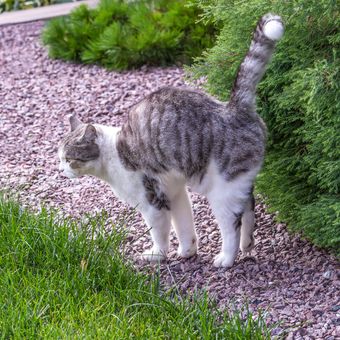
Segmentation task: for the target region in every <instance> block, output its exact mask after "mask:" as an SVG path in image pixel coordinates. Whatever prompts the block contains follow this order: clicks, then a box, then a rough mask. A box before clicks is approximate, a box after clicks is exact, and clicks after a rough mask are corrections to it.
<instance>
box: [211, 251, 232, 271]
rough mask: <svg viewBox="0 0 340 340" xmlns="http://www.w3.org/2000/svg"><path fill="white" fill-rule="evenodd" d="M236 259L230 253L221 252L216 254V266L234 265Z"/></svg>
mask: <svg viewBox="0 0 340 340" xmlns="http://www.w3.org/2000/svg"><path fill="white" fill-rule="evenodd" d="M234 261H235V256H230V254H226V253H219V254H218V255H216V256H215V260H214V267H217V268H219V267H225V268H230V267H232V266H233V264H234Z"/></svg>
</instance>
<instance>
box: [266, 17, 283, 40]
mask: <svg viewBox="0 0 340 340" xmlns="http://www.w3.org/2000/svg"><path fill="white" fill-rule="evenodd" d="M283 32H284V27H283V24H282V21H281V19H279V20H277V19H276V18H275V19H274V18H273V19H269V20H268V21H267V22H266V23H265V25H264V28H263V33H264V34H265V36H266V37H267V38H269V39H270V40H274V41H278V40H280V39H281V38H282V36H283Z"/></svg>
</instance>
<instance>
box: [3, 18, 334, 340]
mask: <svg viewBox="0 0 340 340" xmlns="http://www.w3.org/2000/svg"><path fill="white" fill-rule="evenodd" d="M42 27H43V22H36V23H29V24H21V25H15V26H7V27H5V26H4V27H1V28H0V151H1V154H0V187H1V188H3V189H10V190H14V191H16V192H19V193H20V197H21V200H22V202H23V203H25V204H29V205H30V206H33V207H37V208H38V207H39V206H40V205H41V204H44V205H47V206H49V207H56V208H58V209H60V210H61V211H62V213H63V214H67V215H72V216H75V217H81V216H84V215H85V214H86V213H90V214H91V215H93V214H95V213H97V212H100V211H102V210H103V209H104V210H106V211H107V212H108V214H109V216H110V218H111V219H112V220H113V221H118V220H119V219H120V218H121V217H122V216H123V215H124V214H125V213H126V212H127V211H130V212H131V209H130V208H129V207H127V206H126V205H124V204H123V203H122V202H120V201H118V200H117V199H116V198H115V197H114V196H113V194H112V192H111V191H110V189H109V188H108V186H107V185H105V184H103V183H101V182H99V181H98V180H96V179H94V178H90V177H84V178H80V179H75V180H72V181H71V180H68V179H66V178H64V177H62V176H61V175H60V174H59V172H58V159H57V152H56V151H57V145H58V142H59V140H60V138H61V137H62V136H63V135H64V133H65V132H66V131H68V122H67V118H66V116H67V115H68V114H70V113H71V112H76V113H77V114H78V115H79V116H80V117H81V118H82V119H83V120H84V121H85V122H97V123H102V124H111V125H120V124H121V123H123V122H124V121H125V119H126V117H127V112H128V109H129V107H130V106H131V105H133V103H135V102H136V101H138V100H140V99H141V98H143V97H144V96H145V95H146V94H148V93H149V92H151V91H153V90H156V89H158V88H159V87H161V86H164V85H175V86H182V85H184V80H183V75H184V73H183V70H181V69H180V68H176V67H172V68H147V67H144V68H142V69H140V70H135V71H129V72H123V73H116V72H109V71H107V70H104V69H102V68H100V67H97V66H84V65H78V64H73V63H66V62H62V61H56V60H51V59H49V58H48V56H47V52H46V49H45V48H44V47H43V46H42V44H41V42H40V38H39V36H40V32H41V29H42ZM192 201H193V210H194V215H195V223H196V228H197V231H198V235H199V241H200V246H199V252H198V255H197V256H195V257H193V258H191V259H188V260H184V259H180V258H178V257H177V256H176V247H177V240H176V238H175V237H174V235H173V234H172V238H171V249H170V254H169V259H168V260H167V261H166V262H165V263H162V264H160V266H159V267H158V265H149V264H145V263H143V262H141V261H140V260H138V257H136V256H135V257H133V255H136V254H138V253H140V252H142V251H143V250H145V249H146V248H148V247H150V245H151V243H150V237H149V235H148V234H145V232H146V226H145V225H144V223H143V221H142V219H141V217H140V216H139V215H138V214H136V215H135V216H134V217H133V218H132V219H130V222H129V223H128V225H127V228H128V237H127V244H126V253H127V256H128V257H130V258H134V260H133V261H134V263H135V266H136V268H138V270H144V271H148V272H155V271H157V270H159V271H160V274H161V282H162V284H163V285H164V286H171V287H173V286H176V287H177V288H178V290H179V291H182V292H190V291H194V290H195V289H205V290H207V291H208V292H209V293H210V295H211V296H213V297H214V298H215V299H216V300H217V301H218V304H219V306H220V308H222V309H223V308H225V306H230V304H231V303H232V304H233V305H234V306H235V307H238V308H239V307H241V306H242V305H244V304H245V303H246V302H247V303H248V305H249V308H250V310H252V311H254V312H255V314H256V312H257V310H258V309H259V308H261V309H262V310H265V311H266V316H267V320H268V322H269V323H275V322H280V324H279V325H277V326H275V328H274V329H273V331H272V335H273V336H279V337H286V338H287V339H328V340H331V339H336V338H337V336H339V335H340V293H339V288H340V266H339V262H338V261H337V259H336V258H334V257H333V256H331V255H329V254H328V253H327V252H326V251H324V250H320V249H318V248H317V247H315V246H313V245H312V244H311V243H309V242H308V241H305V240H303V239H302V238H301V237H300V236H298V235H291V234H290V233H288V231H287V228H286V226H285V225H284V224H279V223H276V222H275V221H274V217H275V216H274V215H272V214H269V213H268V212H266V207H265V205H264V204H263V203H261V202H259V203H258V204H257V205H256V218H257V225H256V231H255V239H256V247H255V250H254V251H253V257H248V258H242V257H241V256H240V257H239V258H238V259H237V262H236V263H235V265H234V267H233V268H231V269H227V270H226V269H216V268H214V267H213V266H212V262H213V257H214V255H215V254H217V253H218V250H219V247H220V236H219V232H218V229H217V224H216V221H215V219H214V217H213V215H212V213H211V210H210V208H209V205H208V204H207V202H206V200H205V199H204V198H202V197H200V196H198V195H196V194H192ZM129 209H130V210H129Z"/></svg>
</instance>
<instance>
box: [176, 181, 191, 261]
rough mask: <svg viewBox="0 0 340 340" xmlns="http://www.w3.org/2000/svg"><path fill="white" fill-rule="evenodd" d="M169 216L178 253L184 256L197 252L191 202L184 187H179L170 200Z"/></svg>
mask: <svg viewBox="0 0 340 340" xmlns="http://www.w3.org/2000/svg"><path fill="white" fill-rule="evenodd" d="M171 217H172V222H173V226H174V228H175V231H176V234H177V238H178V242H179V247H178V251H177V253H178V255H179V256H181V257H184V258H187V257H191V256H193V255H195V254H196V253H197V235H196V232H195V228H194V220H193V215H192V209H191V202H190V198H189V196H188V192H187V190H186V188H185V187H183V188H181V189H180V190H179V192H178V193H177V194H176V196H174V198H173V199H172V200H171Z"/></svg>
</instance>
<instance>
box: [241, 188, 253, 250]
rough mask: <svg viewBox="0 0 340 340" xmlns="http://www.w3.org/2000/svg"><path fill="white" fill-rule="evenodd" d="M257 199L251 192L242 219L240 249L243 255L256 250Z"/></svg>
mask: <svg viewBox="0 0 340 340" xmlns="http://www.w3.org/2000/svg"><path fill="white" fill-rule="evenodd" d="M254 209H255V199H254V195H253V193H252V192H251V194H250V195H249V199H248V201H247V203H246V205H245V209H244V213H243V215H242V219H241V242H240V248H241V251H242V253H243V255H246V254H248V253H250V252H251V250H252V249H253V248H254V245H255V240H254V236H253V233H254V226H255V211H254Z"/></svg>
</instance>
